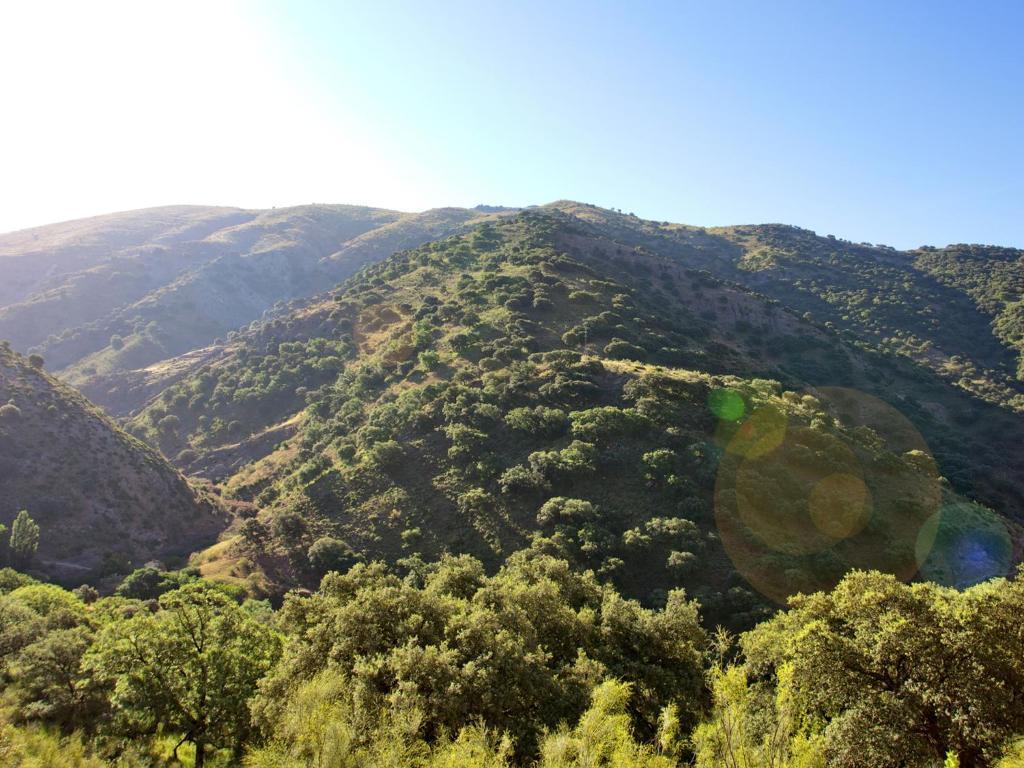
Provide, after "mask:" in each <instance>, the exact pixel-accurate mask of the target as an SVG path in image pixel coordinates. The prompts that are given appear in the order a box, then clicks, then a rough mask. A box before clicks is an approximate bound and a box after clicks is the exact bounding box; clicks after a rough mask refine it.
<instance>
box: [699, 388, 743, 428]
mask: <svg viewBox="0 0 1024 768" xmlns="http://www.w3.org/2000/svg"><path fill="white" fill-rule="evenodd" d="M708 408H710V409H711V412H712V413H713V414H715V416H717V417H718V418H720V419H722V420H723V421H739V420H740V419H741V418H743V413H744V412H745V411H746V410H747V404H746V403H745V402H743V396H742V395H741V394H740V393H739V392H737V391H736V390H735V389H716V390H713V391H712V392H711V394H710V395H708Z"/></svg>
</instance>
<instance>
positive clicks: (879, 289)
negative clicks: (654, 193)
mask: <svg viewBox="0 0 1024 768" xmlns="http://www.w3.org/2000/svg"><path fill="white" fill-rule="evenodd" d="M549 208H552V209H555V210H559V211H562V212H565V213H568V214H571V215H572V216H574V217H576V218H577V219H579V220H582V221H585V222H587V223H588V224H590V225H591V226H594V227H596V228H599V229H600V230H601V231H602V232H604V233H605V234H606V235H608V236H610V237H615V238H616V239H617V240H619V241H620V242H623V243H629V244H633V245H640V246H643V247H645V248H650V249H652V250H655V251H658V252H660V253H665V254H674V255H676V256H678V257H679V258H682V259H685V260H686V261H687V262H688V263H689V264H690V265H691V266H693V267H695V268H700V269H706V270H708V271H709V272H711V273H712V274H713V275H715V276H716V277H718V278H720V279H724V280H728V281H730V282H736V283H739V284H741V285H744V286H746V287H748V288H750V289H752V290H756V291H758V292H759V293H763V294H764V295H766V296H768V297H770V298H772V299H775V300H777V301H779V302H780V303H781V304H783V305H784V306H786V307H789V308H790V309H793V310H796V311H798V312H801V313H804V312H808V313H810V315H811V316H812V317H813V318H814V319H815V320H816V321H817V322H827V323H830V324H831V325H832V326H833V327H834V328H836V330H838V331H840V332H841V333H844V334H846V335H847V336H848V338H850V339H851V340H853V339H856V340H857V341H858V342H860V343H864V344H868V345H869V346H870V347H871V348H872V349H876V350H879V351H882V352H886V353H895V354H899V355H903V356H906V357H908V358H910V359H911V360H913V361H914V362H915V363H917V364H919V365H922V366H924V367H926V368H928V369H929V370H931V371H934V372H935V373H937V374H939V375H940V376H942V377H943V378H944V379H946V380H947V381H950V382H952V383H953V384H955V385H956V386H959V387H962V388H964V389H966V390H968V391H970V392H972V393H973V394H975V395H977V396H979V397H981V398H984V399H986V400H988V401H989V402H994V403H999V404H1001V405H1004V406H1006V407H1009V408H1013V409H1017V410H1020V411H1022V412H1024V377H1022V376H1021V375H1019V374H1018V372H1017V369H1018V366H1019V365H1020V357H1019V353H1020V349H1019V347H1020V343H1021V342H1020V339H1021V336H1022V332H1021V328H1022V327H1024V321H1022V320H1021V319H1020V318H1021V317H1022V316H1024V311H1022V310H1021V309H1020V308H1019V306H1018V304H1019V297H1020V295H1021V293H1020V286H1021V284H1022V283H1024V261H1022V259H1021V252H1020V251H1015V250H1014V249H999V248H986V247H983V246H951V247H950V248H947V249H922V250H920V251H914V252H901V251H895V250H893V249H892V248H888V247H886V246H875V245H870V244H858V243H850V242H846V241H843V240H838V239H836V238H833V237H822V236H819V235H816V234H815V233H813V232H810V231H808V230H805V229H800V228H799V227H791V226H783V225H778V224H764V225H751V226H736V227H717V228H707V229H705V228H702V227H686V226H682V225H678V224H670V223H668V222H663V223H659V222H653V221H645V220H643V219H639V218H637V217H635V216H628V215H623V214H621V213H616V212H614V211H609V210H606V209H602V208H596V207H594V206H589V205H584V204H582V203H576V202H572V201H559V202H557V203H553V204H552V205H551V206H549ZM989 253H991V254H993V258H991V259H989V258H985V256H984V255H985V254H989ZM967 254H972V256H970V257H969V258H968V257H967ZM966 273H970V274H971V275H972V277H970V278H968V277H966V276H965V275H966ZM982 275H985V276H986V277H982ZM989 276H990V277H989ZM968 285H970V286H973V287H972V288H971V289H970V290H968V289H967V286H968ZM1003 294H1006V296H1007V297H1008V299H1007V300H1006V301H1005V302H1004V304H1005V307H1004V308H1003V309H1001V310H996V309H995V307H994V304H993V302H998V301H999V300H998V299H997V298H996V297H998V296H1001V295H1003ZM1014 296H1016V297H1017V298H1016V299H1014V298H1013V297H1014ZM997 311H998V312H999V313H1000V317H1002V319H1001V320H999V321H998V323H999V326H998V327H996V326H995V325H994V321H995V320H996V313H997Z"/></svg>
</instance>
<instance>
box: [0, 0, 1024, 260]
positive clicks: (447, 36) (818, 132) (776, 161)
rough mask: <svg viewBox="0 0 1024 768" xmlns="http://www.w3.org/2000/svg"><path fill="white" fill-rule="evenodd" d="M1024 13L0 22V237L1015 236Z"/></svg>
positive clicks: (555, 7) (151, 5)
mask: <svg viewBox="0 0 1024 768" xmlns="http://www.w3.org/2000/svg"><path fill="white" fill-rule="evenodd" d="M1022 28H1024V3H1020V2H1010V1H1007V2H995V1H993V2H978V3H967V2H958V3H953V2H944V1H943V0H935V1H934V2H910V1H907V2H896V3H893V2H888V1H887V2H858V3H819V2H810V1H807V2H786V1H785V0H782V1H781V2H778V3H764V2H755V1H751V2H710V1H709V2H701V3H697V2H665V3H656V2H651V3H611V2H596V1H595V2H555V3H548V2H539V1H538V2H533V1H529V2H522V3H497V2H487V1H485V0H476V1H475V2H444V3H422V2H411V1H410V2H386V1H383V2H382V1H375V2H366V3H347V2H326V1H324V2H302V1H301V0H300V1H296V2H283V1H280V2H268V1H266V0H251V1H250V2H245V1H244V0H239V1H238V2H230V1H229V0H223V1H215V0H209V1H207V2H192V1H190V0H185V1H181V0H179V1H177V2H114V1H110V2H108V1H105V0H97V2H90V3H82V2H74V3H72V2H68V3H55V2H48V1H47V0H40V1H34V2H12V3H5V4H3V5H2V6H0V72H2V73H3V74H2V80H0V82H2V85H3V87H2V90H0V98H2V102H0V103H2V104H3V111H2V119H0V174H2V181H0V232H2V231H9V230H14V229H20V228H24V227H29V226H34V225H39V224H45V223H50V222H54V221H59V220H64V219H69V218H76V217H81V216H87V215H93V214H99V213H105V212H110V211H116V210H125V209H130V208H141V207H148V206H153V205H164V204H174V203H198V204H216V205H238V206H244V207H269V206H273V205H276V206H284V205H295V204H301V203H308V202H332V203H362V204H368V205H379V206H384V207H391V208H399V209H403V210H420V209H424V208H430V207H436V206H442V205H466V206H471V205H476V204H478V203H487V204H502V205H529V204H541V203H545V202H550V201H552V200H555V199H558V198H572V199H577V200H582V201H585V202H591V203H596V204H598V205H602V206H607V207H615V208H621V209H623V210H625V211H633V212H635V213H637V214H638V215H640V216H643V217H645V218H652V219H667V220H672V221H678V222H684V223H690V224H702V225H717V224H736V223H751V222H768V221H774V222H785V223H790V224H797V225H800V226H804V227H808V228H811V229H814V230H816V231H818V232H820V233H822V234H828V233H832V234H836V235H839V236H842V237H848V238H850V239H854V240H868V241H871V242H881V243H888V244H891V245H895V246H897V247H913V246H916V245H920V244H923V243H933V244H944V243H947V242H964V241H967V242H985V243H1000V244H1006V245H1015V246H1018V247H1024V48H1022V46H1021V44H1020V37H1019V35H1020V30H1021V29H1022Z"/></svg>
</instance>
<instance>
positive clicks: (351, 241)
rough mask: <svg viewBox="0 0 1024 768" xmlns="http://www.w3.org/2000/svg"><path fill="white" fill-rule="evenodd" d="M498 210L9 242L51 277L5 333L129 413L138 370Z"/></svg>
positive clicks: (288, 218) (290, 213)
mask: <svg viewBox="0 0 1024 768" xmlns="http://www.w3.org/2000/svg"><path fill="white" fill-rule="evenodd" d="M186 214H187V215H186ZM487 215H488V214H487V213H485V212H478V211H470V210H464V209H440V210H437V211H427V212H425V213H421V214H402V213H398V212H396V211H385V210H381V209H374V208H365V207H358V206H341V205H332V206H326V205H311V206H300V207H298V208H287V209H275V210H271V211H262V212H261V211H250V212H243V211H229V212H227V213H225V212H222V211H221V209H213V211H210V210H208V209H196V210H194V211H193V210H191V209H186V210H184V212H182V211H179V209H155V210H154V211H152V212H148V213H147V212H146V211H140V212H135V213H133V214H120V215H115V216H112V217H101V219H98V220H87V221H86V222H80V223H77V226H76V223H69V224H63V225H55V227H54V228H53V230H52V231H51V230H50V229H49V228H41V229H40V230H39V231H33V232H34V233H35V234H34V235H29V234H26V233H15V234H13V235H7V236H4V237H3V238H0V247H2V248H5V249H6V250H4V251H0V253H5V254H6V256H0V259H3V260H0V265H3V266H4V268H5V271H7V270H10V271H11V274H12V276H13V278H14V279H15V281H16V282H19V281H20V282H21V283H24V284H26V285H28V284H29V283H32V281H31V280H30V279H29V278H28V277H27V276H21V273H22V271H24V270H23V269H22V264H23V262H25V261H26V258H27V256H28V255H31V257H32V258H31V259H30V260H29V262H30V263H31V264H32V265H34V268H35V269H37V271H38V269H42V268H43V267H45V268H46V273H47V276H46V278H45V279H42V278H39V279H36V280H35V282H34V283H32V285H33V286H34V288H33V290H22V291H21V292H20V293H19V294H14V293H13V292H12V294H11V295H12V296H14V297H15V298H17V299H18V300H17V301H15V302H14V303H11V304H8V305H7V306H0V338H8V339H10V340H11V341H12V343H13V344H14V346H15V348H17V349H21V350H22V351H29V350H31V351H35V352H39V353H40V354H42V355H43V356H44V357H45V358H46V359H47V362H48V365H49V366H50V367H51V368H52V369H53V370H57V371H60V372H61V375H62V377H63V378H65V379H66V380H67V381H70V382H71V383H73V384H75V385H76V386H78V387H80V388H81V389H82V390H83V391H84V392H86V393H87V394H88V395H90V396H91V397H93V398H94V399H95V400H96V401H97V402H100V403H101V404H102V405H104V407H107V408H108V409H110V410H111V411H112V412H114V413H124V412H126V411H128V410H130V409H131V407H133V406H135V405H137V403H136V402H135V400H133V399H131V398H129V400H128V401H125V402H119V401H118V393H119V392H122V391H123V390H124V389H125V387H124V382H125V379H128V380H133V379H137V378H138V376H132V375H131V374H129V373H127V372H129V371H133V370H140V369H144V368H147V367H149V366H151V365H153V364H155V363H158V362H159V361H162V360H164V359H166V358H172V357H176V356H178V355H182V354H186V353H189V352H191V351H192V350H196V349H198V348H201V347H205V346H207V345H209V344H210V343H212V342H213V341H215V340H216V339H217V338H218V337H221V336H224V335H225V334H227V333H228V332H230V331H234V330H237V329H238V328H240V327H243V326H246V325H248V324H249V323H250V322H252V321H254V320H257V319H259V318H260V316H261V315H262V314H263V313H264V312H266V311H268V310H270V309H272V308H273V307H274V306H275V305H278V304H280V303H281V302H286V301H289V300H291V299H294V298H300V297H304V296H309V295H311V294H313V293H316V292H318V291H322V290H324V289H326V288H328V287H330V286H331V285H334V284H335V283H337V282H339V281H340V280H342V279H343V278H344V277H346V276H347V275H349V274H351V273H352V272H354V271H355V270H356V269H358V268H359V267H360V266H362V265H363V264H365V263H367V262H369V261H372V260H374V259H378V258H383V257H384V256H387V255H389V254H390V253H392V252H393V251H395V250H398V249H401V248H406V247H411V246H414V245H418V244H420V243H422V242H425V241H427V240H430V239H432V238H434V237H438V236H441V235H444V234H448V233H449V232H451V231H452V230H453V229H454V228H457V227H459V226H462V225H464V224H466V223H467V222H469V221H472V220H474V219H479V218H482V217H484V216H487ZM194 220H198V222H197V221H194ZM107 226H109V229H107V228H105V227H107ZM378 230H379V234H378ZM19 276H21V277H19Z"/></svg>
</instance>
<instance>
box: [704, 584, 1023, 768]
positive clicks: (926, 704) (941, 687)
mask: <svg viewBox="0 0 1024 768" xmlns="http://www.w3.org/2000/svg"><path fill="white" fill-rule="evenodd" d="M1022 615H1024V578H1021V577H1020V576H1018V578H1017V579H1016V581H1012V582H1010V581H1007V580H1005V579H995V580H993V581H990V582H986V583H984V584H979V585H978V586H975V587H972V588H970V589H967V590H964V591H962V592H961V591H957V590H955V589H951V588H945V587H941V586H938V585H936V584H930V583H921V584H913V585H907V584H903V583H901V582H900V581H898V580H897V579H896V578H894V577H892V576H889V575H886V574H881V573H864V572H854V573H851V574H849V575H847V576H846V578H844V579H843V581H842V582H841V583H840V584H839V585H838V586H837V587H836V588H835V589H834V590H833V591H832V592H830V593H818V594H814V595H809V596H801V597H798V598H795V599H794V600H793V601H792V603H791V607H790V610H789V611H787V612H784V613H780V614H779V615H778V616H777V617H776V618H775V619H773V620H771V621H769V622H766V623H765V624H762V625H761V626H759V627H757V628H756V629H754V630H752V631H751V632H749V633H747V634H746V635H745V636H744V638H743V641H742V646H743V651H744V654H745V657H746V664H745V666H744V668H743V669H742V670H741V671H732V670H730V671H728V672H726V673H725V676H724V677H722V678H720V680H719V681H718V682H719V684H718V686H717V690H716V691H715V694H716V719H715V722H714V724H713V726H714V728H717V729H718V735H717V736H716V734H715V733H714V732H713V731H708V730H705V731H704V732H703V735H704V737H705V745H706V746H713V743H714V738H718V737H721V736H730V738H731V741H732V743H734V744H735V743H737V742H738V741H739V742H744V743H746V745H747V747H749V751H751V752H758V751H759V752H764V751H765V749H766V747H767V746H770V745H771V741H772V739H774V738H775V737H774V736H773V732H774V731H777V730H779V729H781V731H782V732H784V733H787V734H790V735H791V736H792V737H793V738H812V739H814V738H820V742H819V743H820V746H821V748H822V750H823V752H822V754H823V757H824V762H825V764H827V765H829V766H837V767H838V768H859V767H860V766H873V767H877V768H885V767H889V766H891V767H892V768H896V767H897V766H907V765H922V766H923V765H943V764H944V763H945V764H947V765H957V766H959V768H975V767H977V766H985V765H993V764H995V762H996V761H997V760H998V759H999V758H1000V756H1001V755H1002V754H1003V752H1004V750H1005V749H1006V747H1007V745H1008V744H1009V743H1010V742H1011V741H1012V740H1013V739H1014V737H1017V736H1019V735H1020V734H1021V733H1024V707H1022V706H1021V702H1022V701H1024V654H1022V653H1021V649H1022V647H1024V645H1022V644H1024V622H1022V620H1021V616H1022ZM759 701H760V703H759ZM699 735H701V732H700V731H699V732H698V736H699ZM773 749H774V748H773ZM787 750H788V747H785V745H783V747H781V748H779V749H777V750H776V751H777V752H778V753H780V754H787ZM788 753H792V750H788ZM790 756H791V754H790ZM787 759H788V758H787ZM723 764H724V763H723ZM739 764H740V765H745V763H739ZM749 764H751V765H760V764H762V763H757V762H754V763H749ZM764 764H767V763H764ZM773 764H775V765H778V764H782V765H790V764H793V765H795V764H798V763H785V762H783V763H778V762H776V763H773Z"/></svg>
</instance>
